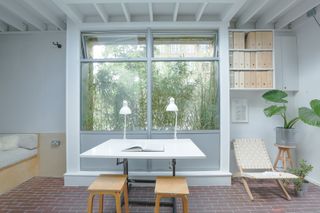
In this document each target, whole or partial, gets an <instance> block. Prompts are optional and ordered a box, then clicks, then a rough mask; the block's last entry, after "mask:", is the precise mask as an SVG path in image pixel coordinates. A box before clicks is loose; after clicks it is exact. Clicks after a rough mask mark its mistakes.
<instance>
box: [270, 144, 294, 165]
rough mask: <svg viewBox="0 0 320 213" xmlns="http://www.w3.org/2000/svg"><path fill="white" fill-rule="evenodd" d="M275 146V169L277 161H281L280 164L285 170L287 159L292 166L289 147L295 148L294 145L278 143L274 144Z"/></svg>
mask: <svg viewBox="0 0 320 213" xmlns="http://www.w3.org/2000/svg"><path fill="white" fill-rule="evenodd" d="M275 146H276V147H278V155H277V158H276V160H275V161H274V164H273V167H274V169H277V165H278V162H279V161H281V162H282V166H283V169H284V170H287V161H288V162H289V164H290V167H291V168H292V167H293V160H292V155H291V152H290V149H295V148H296V146H288V145H279V144H275Z"/></svg>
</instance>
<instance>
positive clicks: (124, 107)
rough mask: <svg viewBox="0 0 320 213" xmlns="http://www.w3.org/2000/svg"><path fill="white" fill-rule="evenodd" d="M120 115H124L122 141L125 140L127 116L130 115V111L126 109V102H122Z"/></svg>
mask: <svg viewBox="0 0 320 213" xmlns="http://www.w3.org/2000/svg"><path fill="white" fill-rule="evenodd" d="M119 114H120V115H124V128H123V139H127V137H126V130H127V115H130V114H131V109H130V108H129V107H128V101H126V100H124V101H123V105H122V107H121V109H120V112H119Z"/></svg>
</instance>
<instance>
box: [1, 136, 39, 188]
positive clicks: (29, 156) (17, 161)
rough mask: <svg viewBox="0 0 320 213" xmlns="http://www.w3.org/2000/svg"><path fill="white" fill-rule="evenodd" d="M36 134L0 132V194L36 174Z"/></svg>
mask: <svg viewBox="0 0 320 213" xmlns="http://www.w3.org/2000/svg"><path fill="white" fill-rule="evenodd" d="M38 171H39V159H38V135H37V134H0V183H1V184H0V194H1V193H3V192H6V191H8V190H10V189H12V188H14V187H15V186H17V185H19V184H20V183H22V182H24V181H26V180H28V179H29V178H31V177H33V176H36V175H38Z"/></svg>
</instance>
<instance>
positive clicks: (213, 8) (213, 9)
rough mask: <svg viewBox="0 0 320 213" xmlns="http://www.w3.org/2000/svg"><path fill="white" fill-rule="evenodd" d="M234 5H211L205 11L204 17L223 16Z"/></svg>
mask: <svg viewBox="0 0 320 213" xmlns="http://www.w3.org/2000/svg"><path fill="white" fill-rule="evenodd" d="M231 6H232V4H230V3H228V4H225V3H209V4H208V5H207V6H206V8H205V9H204V11H203V15H207V16H221V15H223V14H225V13H227V12H228V10H229V9H230V8H231Z"/></svg>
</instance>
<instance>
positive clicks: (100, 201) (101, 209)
mask: <svg viewBox="0 0 320 213" xmlns="http://www.w3.org/2000/svg"><path fill="white" fill-rule="evenodd" d="M102 212H103V194H100V195H99V213H102Z"/></svg>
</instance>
